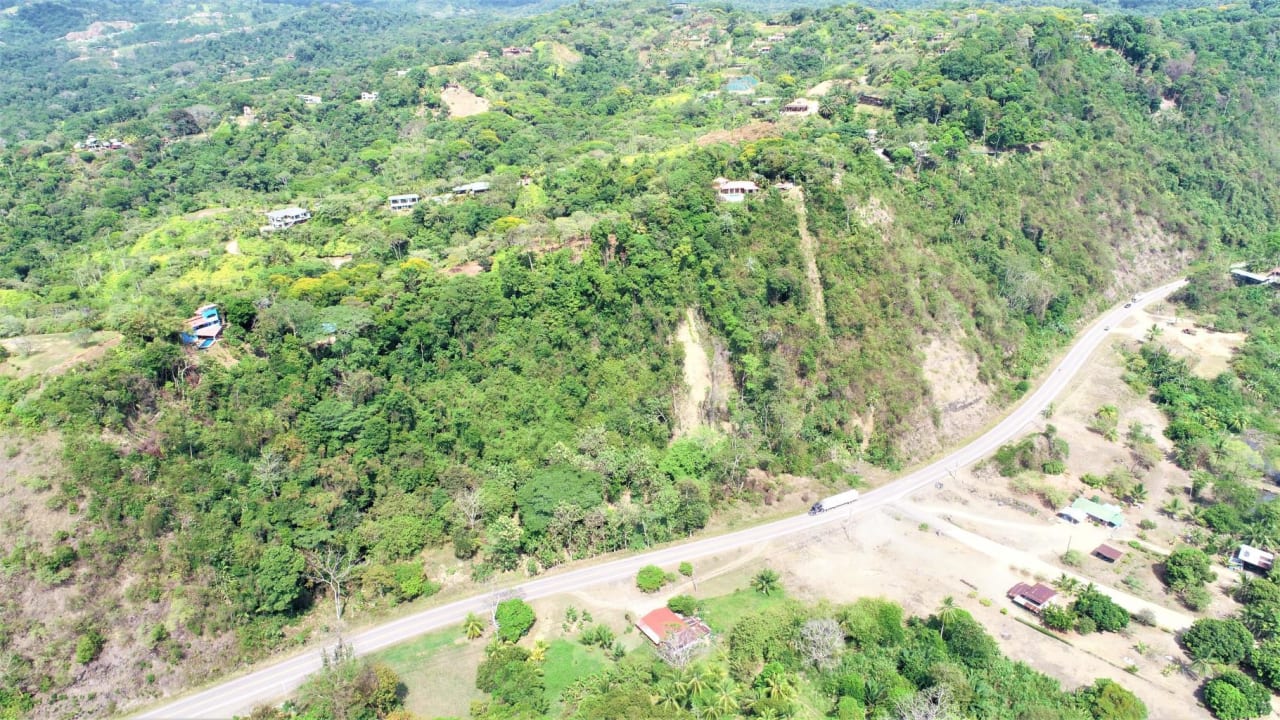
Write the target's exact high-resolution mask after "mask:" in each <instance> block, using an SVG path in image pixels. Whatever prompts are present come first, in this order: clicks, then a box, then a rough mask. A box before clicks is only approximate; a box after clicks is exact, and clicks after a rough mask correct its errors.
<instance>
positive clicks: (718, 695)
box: [708, 680, 738, 715]
mask: <svg viewBox="0 0 1280 720" xmlns="http://www.w3.org/2000/svg"><path fill="white" fill-rule="evenodd" d="M734 689H735V688H734V687H733V683H732V682H730V681H728V680H721V681H720V683H719V684H717V685H716V686H715V688H713V694H712V696H711V703H710V705H708V708H715V709H717V710H719V711H720V712H722V713H724V714H725V715H732V714H734V713H736V712H738V696H737V694H736V693H735V692H734Z"/></svg>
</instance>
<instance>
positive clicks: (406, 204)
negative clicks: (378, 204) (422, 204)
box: [387, 195, 421, 210]
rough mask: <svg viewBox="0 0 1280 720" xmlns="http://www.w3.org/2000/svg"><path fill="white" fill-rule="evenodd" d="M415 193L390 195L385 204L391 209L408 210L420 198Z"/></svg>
mask: <svg viewBox="0 0 1280 720" xmlns="http://www.w3.org/2000/svg"><path fill="white" fill-rule="evenodd" d="M420 199H421V198H419V197H418V196H417V195H392V196H391V197H389V198H387V206H388V207H389V208H390V209H391V210H409V209H412V208H413V206H414V205H417V204H418V200H420Z"/></svg>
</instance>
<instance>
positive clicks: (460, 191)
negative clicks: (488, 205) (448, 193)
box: [453, 181, 489, 195]
mask: <svg viewBox="0 0 1280 720" xmlns="http://www.w3.org/2000/svg"><path fill="white" fill-rule="evenodd" d="M485 192H489V183H487V182H484V181H480V182H471V183H467V184H466V185H458V186H457V187H455V188H453V194H454V195H475V194H476V193H485Z"/></svg>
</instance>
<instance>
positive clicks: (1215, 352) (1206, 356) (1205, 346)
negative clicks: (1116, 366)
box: [1111, 303, 1249, 380]
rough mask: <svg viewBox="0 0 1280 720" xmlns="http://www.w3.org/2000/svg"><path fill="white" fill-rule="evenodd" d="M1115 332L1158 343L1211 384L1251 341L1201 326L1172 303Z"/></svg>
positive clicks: (1150, 310) (1132, 319)
mask: <svg viewBox="0 0 1280 720" xmlns="http://www.w3.org/2000/svg"><path fill="white" fill-rule="evenodd" d="M1111 332H1112V334H1114V335H1117V336H1120V337H1125V338H1131V339H1133V340H1135V341H1139V342H1141V341H1143V340H1147V339H1154V340H1155V341H1156V342H1158V343H1160V344H1161V345H1164V346H1165V347H1167V348H1168V349H1169V351H1170V352H1171V353H1173V354H1174V355H1175V356H1176V357H1180V358H1183V359H1185V360H1186V361H1187V364H1188V366H1189V367H1190V368H1191V372H1193V373H1195V374H1196V375H1199V376H1200V377H1202V378H1207V379H1210V380H1212V379H1213V378H1215V377H1217V376H1218V375H1220V374H1222V373H1223V372H1226V370H1227V369H1228V368H1229V367H1230V365H1231V359H1232V358H1233V357H1235V355H1236V351H1237V350H1238V349H1239V348H1240V347H1241V346H1242V345H1244V341H1245V340H1246V339H1248V337H1249V336H1248V335H1247V334H1245V333H1231V332H1217V331H1215V330H1210V329H1208V328H1205V327H1203V326H1200V325H1197V324H1196V322H1195V321H1194V319H1193V318H1189V317H1184V316H1183V315H1182V314H1181V313H1180V312H1176V306H1174V305H1171V304H1169V303H1157V304H1155V305H1152V306H1149V307H1147V308H1145V309H1143V310H1141V311H1140V312H1136V313H1134V314H1133V315H1132V316H1131V317H1129V318H1128V319H1127V320H1125V321H1124V322H1123V323H1121V324H1120V325H1118V326H1116V327H1114V328H1112V329H1111Z"/></svg>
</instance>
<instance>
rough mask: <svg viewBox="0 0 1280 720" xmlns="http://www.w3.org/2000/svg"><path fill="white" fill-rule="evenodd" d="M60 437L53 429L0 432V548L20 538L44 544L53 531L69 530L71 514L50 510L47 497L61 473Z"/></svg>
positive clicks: (8, 547) (13, 544) (72, 520)
mask: <svg viewBox="0 0 1280 720" xmlns="http://www.w3.org/2000/svg"><path fill="white" fill-rule="evenodd" d="M61 452H62V441H61V439H59V437H58V436H57V435H56V434H54V433H44V434H41V435H35V436H30V437H26V436H16V435H0V549H3V552H4V553H5V554H8V553H9V552H10V551H12V550H13V548H14V547H16V546H17V544H18V543H19V542H21V541H30V542H32V543H34V544H36V545H37V546H40V547H44V548H46V549H47V548H48V545H49V544H50V543H51V542H52V538H53V536H54V534H56V533H58V532H69V531H70V530H71V529H72V528H74V527H75V524H76V519H75V517H73V516H71V515H68V514H67V513H66V512H64V511H61V510H50V509H49V508H48V505H47V501H48V499H49V497H50V494H51V492H52V488H53V487H55V486H56V485H57V481H58V478H59V475H60V473H61V461H60V459H59V455H60V453H61Z"/></svg>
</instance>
